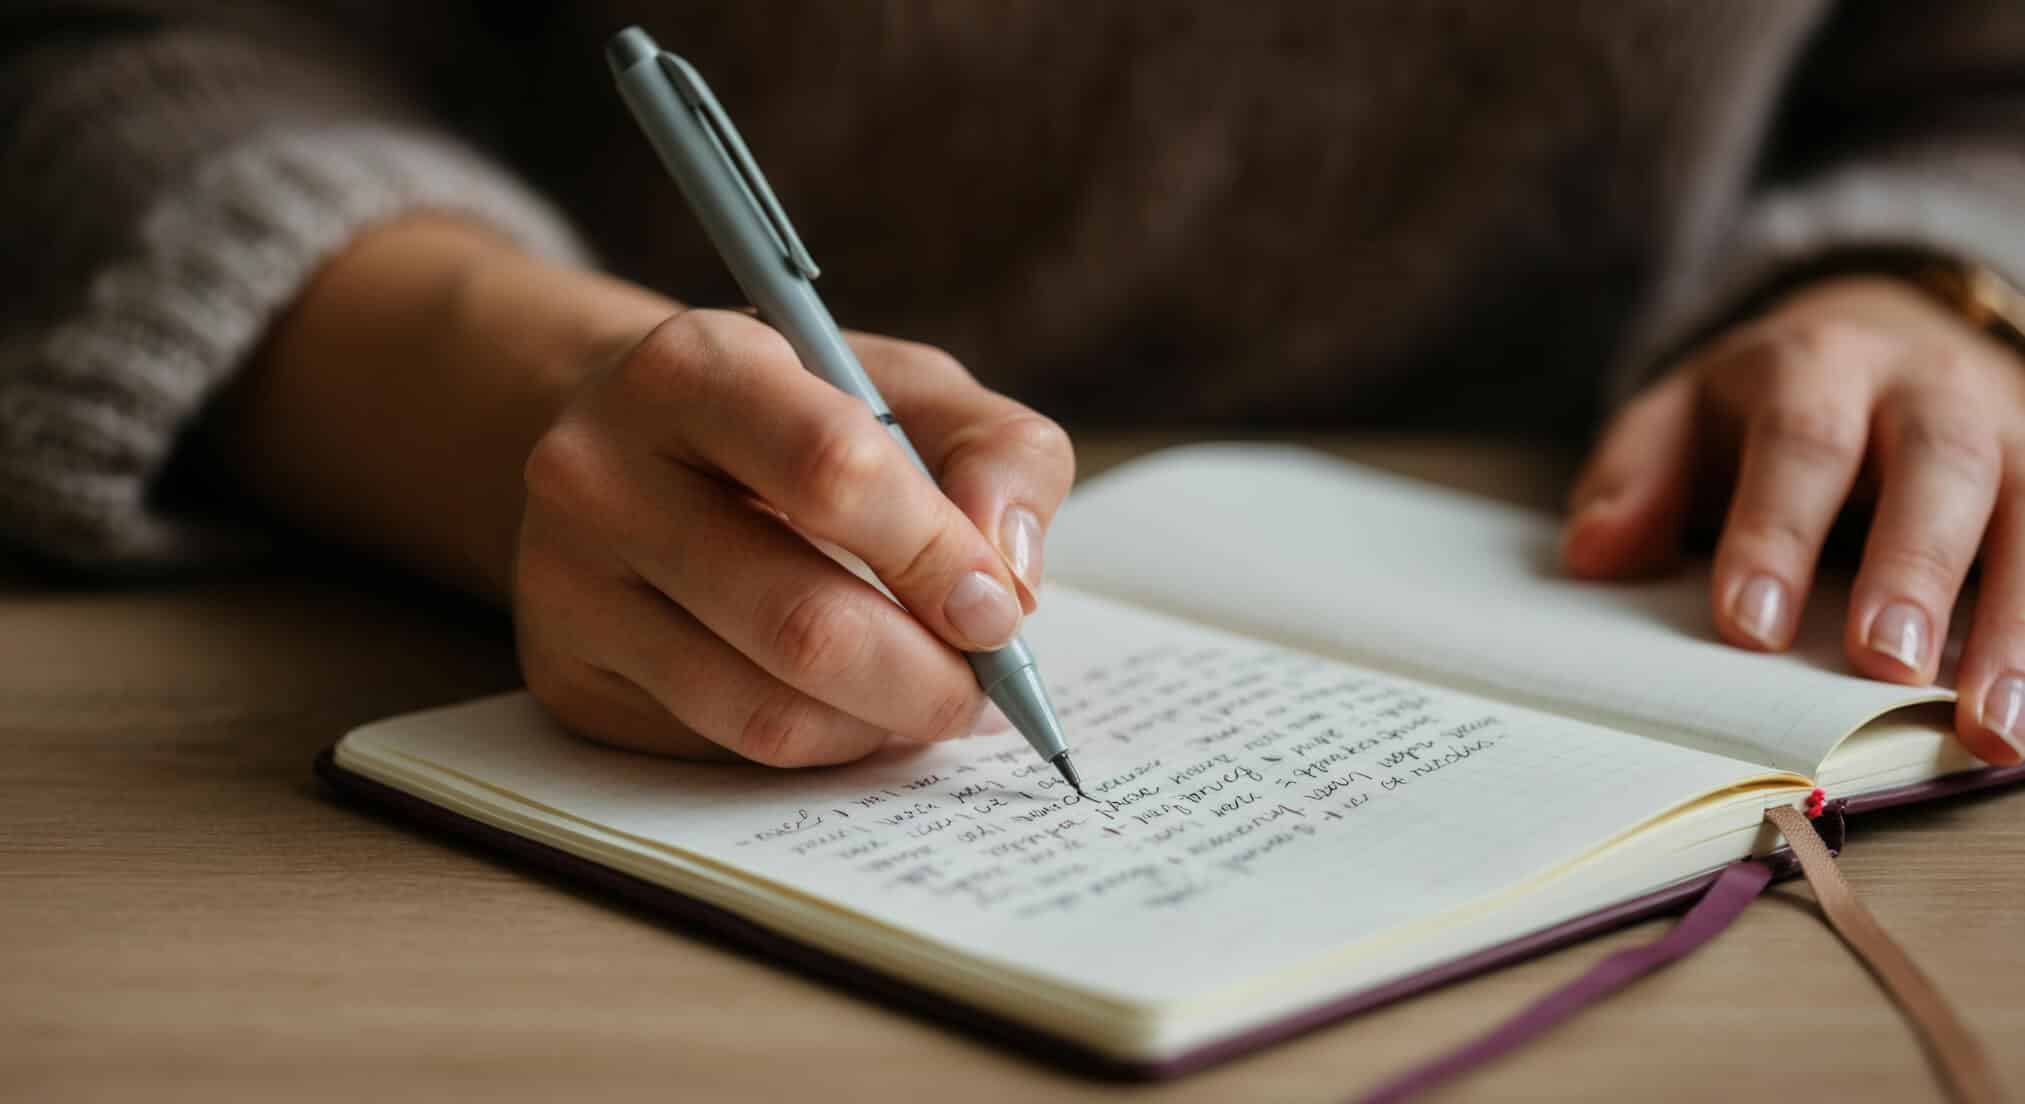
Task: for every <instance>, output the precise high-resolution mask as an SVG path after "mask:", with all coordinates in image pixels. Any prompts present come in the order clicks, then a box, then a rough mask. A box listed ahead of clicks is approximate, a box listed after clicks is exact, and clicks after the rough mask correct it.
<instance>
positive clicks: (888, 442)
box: [619, 311, 1021, 651]
mask: <svg viewBox="0 0 2025 1104" xmlns="http://www.w3.org/2000/svg"><path fill="white" fill-rule="evenodd" d="M629 373H630V377H631V378H630V379H629V380H628V381H627V382H626V384H625V385H622V387H621V388H620V389H619V390H620V392H621V393H622V401H624V402H627V403H630V404H633V405H637V406H639V407H641V408H643V409H649V410H651V411H652V418H651V419H650V421H653V420H658V421H659V422H660V423H662V424H656V425H652V427H651V428H649V429H647V430H646V432H647V433H648V434H649V440H651V441H654V442H657V444H656V445H655V446H654V447H655V448H656V449H657V451H662V452H663V453H664V454H665V455H669V456H672V457H674V458H676V459H680V460H685V461H687V462H691V463H696V462H699V461H700V462H701V463H702V464H703V465H704V466H707V467H711V468H714V469H716V470H717V471H719V472H722V473H723V474H725V475H726V476H729V477H730V478H731V479H733V480H735V481H737V482H738V483H740V484H742V485H744V486H745V487H746V488H747V489H749V490H751V491H752V492H753V493H754V494H755V495H757V496H758V497H760V498H761V499H763V500H765V501H766V502H767V503H768V504H769V505H771V506H773V507H774V508H775V509H777V510H779V511H780V512H781V513H783V514H785V515H786V516H787V518H788V519H789V521H791V522H792V523H793V524H794V526H795V527H796V528H797V529H799V530H800V531H802V532H803V533H804V534H806V535H808V536H811V537H815V538H818V539H820V540H826V541H829V542H831V543H833V544H836V545H838V546H839V547H842V548H844V549H845V550H847V551H849V552H851V553H852V554H853V555H856V556H857V557H858V558H859V559H861V560H863V561H864V562H865V564H866V566H868V567H870V568H871V569H872V571H873V573H874V574H876V575H877V576H878V577H879V579H880V581H881V582H883V583H885V585H886V586H887V587H888V588H889V589H890V590H891V591H892V592H893V594H894V595H895V596H896V597H898V598H899V599H900V602H901V604H903V605H905V606H906V607H907V609H908V612H910V613H912V614H913V615H914V616H915V617H916V618H917V619H918V620H920V621H921V622H922V623H923V624H925V625H927V626H928V627H929V629H931V630H932V631H934V632H935V633H936V635H938V636H940V637H941V638H942V639H943V640H945V641H947V642H949V643H950V644H952V645H954V646H956V647H958V648H962V649H965V650H967V651H985V650H989V649H993V648H997V647H1000V646H1002V645H1004V644H1005V643H1006V642H1008V641H1009V640H1011V639H1012V637H1013V636H1014V635H1015V634H1016V633H1017V632H1018V631H1019V623H1020V616H1021V610H1020V602H1019V600H1018V598H1017V597H1016V591H1015V589H1014V583H1013V578H1012V572H1011V570H1010V569H1009V568H1008V567H1007V566H1006V562H1005V560H1004V559H1003V558H1002V557H1001V556H1000V555H999V553H998V551H997V549H996V548H994V547H993V545H992V544H991V542H989V541H988V540H986V539H985V537H984V535H983V534H982V533H981V532H979V531H978V528H977V526H976V525H975V524H974V523H973V522H972V521H971V520H970V519H969V518H968V517H966V516H965V515H964V513H963V512H962V511H961V510H959V509H957V507H956V506H955V505H954V504H953V503H951V502H950V500H949V499H948V498H947V497H946V496H945V495H944V494H943V493H942V492H941V491H940V490H938V489H937V488H936V486H935V484H934V483H933V482H931V481H930V479H929V477H928V476H927V475H926V474H925V473H923V472H922V471H921V470H920V469H919V468H917V467H915V466H914V463H913V461H912V460H911V459H910V458H909V457H908V456H907V453H906V450H905V449H903V448H902V447H901V446H900V444H899V442H898V441H896V440H894V438H893V437H892V436H891V435H890V434H889V433H888V432H887V430H886V427H885V426H883V425H881V424H880V423H879V421H878V420H877V419H876V418H875V417H874V416H873V414H872V411H871V408H870V407H868V406H866V405H865V403H864V402H863V401H861V400H859V399H857V398H854V397H852V396H850V395H846V394H844V393H843V392H841V391H839V390H837V389H836V388H834V387H832V386H830V385H829V384H828V383H825V382H824V381H822V380H820V379H818V378H816V377H815V376H813V375H811V374H809V373H808V372H807V371H805V370H804V369H803V368H802V366H801V364H800V362H799V361H798V360H796V358H795V355H794V352H793V350H792V349H790V348H789V347H788V344H787V342H786V341H785V340H784V339H782V338H781V336H780V335H779V334H777V333H775V332H774V331H773V330H771V329H769V328H767V327H766V326H765V325H763V324H762V323H760V322H758V321H757V320H755V319H752V318H748V317H745V316H743V315H737V314H732V313H729V312H724V311H690V312H688V313H686V314H683V315H680V316H678V317H677V318H675V319H674V320H672V321H671V322H669V323H667V324H666V325H664V326H662V327H661V328H660V329H659V330H656V331H655V333H654V335H652V336H650V337H649V338H648V340H647V342H646V343H644V344H643V345H642V346H641V348H640V349H639V350H637V351H636V352H635V354H634V356H633V358H632V360H631V361H629ZM636 417H637V415H636Z"/></svg>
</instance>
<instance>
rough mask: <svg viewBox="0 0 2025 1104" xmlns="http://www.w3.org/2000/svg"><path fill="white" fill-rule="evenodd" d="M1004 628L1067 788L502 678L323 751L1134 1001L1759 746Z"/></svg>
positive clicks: (1628, 817)
mask: <svg viewBox="0 0 2025 1104" xmlns="http://www.w3.org/2000/svg"><path fill="white" fill-rule="evenodd" d="M1027 639H1028V640H1029V642H1030V643H1031V644H1032V645H1033V647H1034V648H1035V650H1036V652H1037V654H1038V655H1039V656H1040V658H1041V662H1042V664H1043V666H1044V669H1045V670H1046V671H1047V673H1048V675H1049V679H1050V682H1051V683H1052V685H1053V686H1054V688H1055V693H1056V697H1057V702H1058V705H1059V706H1060V709H1061V714H1062V719H1063V722H1064V724H1065V725H1066V728H1067V730H1068V732H1069V734H1070V736H1071V740H1072V742H1073V746H1074V748H1075V754H1076V758H1077V762H1078V764H1079V765H1080V767H1081V769H1082V772H1083V776H1084V778H1085V780H1086V782H1087V783H1088V784H1089V787H1090V790H1091V792H1092V795H1093V799H1092V800H1089V801H1082V800H1079V799H1078V798H1077V797H1076V796H1075V795H1074V793H1073V792H1071V791H1069V790H1068V788H1067V787H1066V785H1064V784H1063V783H1062V782H1060V781H1059V779H1057V778H1056V777H1055V775H1054V772H1053V770H1052V768H1051V767H1049V766H1048V765H1047V764H1046V763H1044V762H1042V761H1040V760H1039V759H1037V758H1036V757H1035V756H1034V754H1033V752H1032V751H1031V750H1029V749H1028V748H1027V746H1026V745H1025V743H1024V742H1023V741H1022V740H1021V739H1020V738H1019V737H1018V736H1017V735H1015V734H1012V733H1003V734H998V735H974V736H971V737H969V738H967V739H963V740H957V741H952V742H950V743H946V744H942V745H938V746H935V747H931V748H927V749H924V750H919V751H917V752H914V753H910V754H889V755H885V756H882V757H880V758H878V759H875V760H873V761H870V762H867V763H863V764H858V765H854V766H850V767H843V768H833V769H825V770H818V771H799V772H788V771H776V770H766V769H759V768H748V767H736V766H710V765H698V764H685V763H679V762H672V761H667V760H661V759H656V758H652V757H647V756H641V755H635V754H630V753H626V752H620V751H614V750H610V749H606V748H602V747H598V746H596V745H593V744H590V743H588V742H585V741H581V740H578V739H575V738H572V737H570V736H568V735H566V734H564V733H562V732H560V731H558V730H557V729H556V728H555V727H554V726H553V724H552V723H551V722H550V721H548V719H547V718H546V716H545V715H544V714H543V713H542V712H541V711H540V709H539V708H538V707H536V706H535V705H534V704H533V703H532V702H531V700H529V699H527V698H525V697H524V696H509V697H505V698H500V699H491V700H487V701H485V702H481V703H478V704H476V705H472V706H464V707H455V708H452V709H450V710H445V711H437V712H434V713H429V714H421V715H418V716H415V717H411V718H402V719H397V720H395V721H391V722H383V723H381V724H379V725H375V726H370V727H368V728H366V729H363V730H360V731H359V732H356V733H354V734H353V735H351V736H350V737H348V738H347V739H346V740H345V742H344V744H343V745H341V748H340V761H341V762H343V763H344V764H345V765H346V766H347V767H348V768H350V769H354V770H360V771H362V772H364V773H367V774H370V775H373V776H376V777H381V778H386V779H390V780H394V781H395V782H396V784H400V785H403V786H407V787H410V788H412V787H414V786H415V785H417V784H418V783H417V782H416V779H417V778H419V779H421V780H422V782H421V784H434V783H433V782H432V780H434V781H437V782H442V783H443V784H445V785H452V786H462V787H464V788H465V790H466V791H467V792H475V793H478V794H479V795H480V797H481V799H482V800H483V801H484V802H489V803H491V804H494V805H497V806H500V807H502V808H506V809H508V810H510V811H511V812H512V815H514V816H519V817H524V818H528V820H529V821H530V822H538V823H540V824H542V825H546V826H547V828H548V829H553V830H559V831H561V832H563V833H564V834H568V833H569V832H571V831H588V830H590V829H596V830H598V831H601V832H608V833H614V834H617V835H619V836H622V837H624V841H625V845H626V846H628V847H632V848H635V849H638V850H639V851H640V852H641V853H643V854H647V855H649V856H655V857H657V858H656V861H660V862H664V863H667V864H669V865H670V866H671V867H673V868H679V869H681V870H684V871H686V872H688V874H687V875H686V876H688V877H691V878H692V880H700V881H703V882H715V883H722V884H729V883H733V882H737V883H742V884H746V885H750V884H752V883H753V881H754V880H755V879H758V880H761V881H764V882H766V883H769V884H770V885H771V887H772V888H770V889H768V890H767V891H766V892H767V893H768V894H770V895H771V896H772V898H773V899H774V900H777V901H782V902H789V903H794V902H799V904H797V905H795V907H797V908H800V909H802V910H803V911H802V912H801V913H797V914H796V915H797V916H799V917H800V919H797V920H795V921H794V922H793V923H790V924H788V925H787V926H790V927H794V926H796V925H800V926H803V927H810V926H817V925H819V924H820V923H821V917H822V916H824V915H827V916H831V917H835V916H839V915H844V914H852V915H855V916H857V917H860V918H863V919H869V920H871V921H875V922H876V924H875V925H874V926H875V927H876V926H880V925H883V926H884V930H887V931H889V932H891V933H895V937H896V938H900V939H902V940H911V941H913V942H914V943H916V944H920V945H926V946H933V947H937V948H942V949H952V948H953V949H955V950H957V951H960V952H961V953H962V954H963V955H966V956H974V957H975V958H977V959H980V960H983V961H986V962H992V963H996V964H998V967H999V968H1000V969H1002V970H1011V971H1016V972H1019V973H1020V974H1021V975H1023V976H1027V977H1030V978H1037V979H1041V980H1042V981H1043V982H1044V983H1051V984H1056V985H1061V986H1068V987H1072V988H1073V989H1074V990H1075V991H1078V992H1082V993H1094V994H1097V995H1099V996H1100V997H1101V998H1105V999H1111V1000H1117V1001H1125V1002H1132V1003H1136V1004H1154V1003H1160V1002H1165V1001H1170V1000H1177V999H1184V998H1189V997H1200V996H1203V995H1205V994H1209V993H1213V992H1216V991H1219V990H1222V989H1225V988H1226V987H1229V986H1233V985H1237V984H1239V983H1241V982H1247V981H1257V980H1258V979H1260V978H1263V977H1269V976H1272V975H1274V974H1276V973H1277V972H1282V971H1289V970H1295V969H1297V968H1306V967H1304V966H1303V964H1306V963H1311V962H1312V960H1314V959H1315V957H1316V956H1318V955H1321V954H1323V953H1324V952H1327V951H1330V950H1331V949H1335V948H1341V947H1343V946H1344V945H1346V944H1349V943H1354V942H1356V941H1357V940H1359V939H1363V938H1366V937H1371V936H1375V935H1379V934H1380V933H1383V932H1386V931H1387V930H1388V929H1392V928H1395V927H1397V926H1398V925H1402V924H1405V923H1408V922H1410V921H1416V920H1424V919H1427V918H1429V917H1433V916H1436V915H1439V914H1440V913H1442V912H1443V911H1444V910H1448V909H1451V908H1454V907H1457V906H1460V905H1463V904H1466V903H1468V902H1472V901H1477V900H1479V899H1482V898H1484V897H1486V896H1488V895H1491V894H1494V893H1497V892H1499V891H1500V890H1504V889H1508V888H1510V887H1513V886H1516V885H1519V884H1521V883H1523V882H1525V881H1526V880H1527V879H1529V878H1532V877H1534V876H1536V875H1538V874H1540V873H1541V872H1543V871H1546V870H1549V869H1550V868H1553V867H1555V866H1557V864H1562V863H1565V862H1567V861H1568V860H1570V859H1572V858H1574V857H1576V856H1578V855H1580V854H1582V853H1584V852H1586V851H1588V850H1591V849H1593V848H1596V847H1598V846H1599V845H1601V844H1603V843H1605V842H1606V841H1608V840H1610V839H1612V838H1613V837H1615V836H1617V835H1619V834H1620V833H1622V832H1624V831H1626V830H1627V829H1630V828H1631V827H1633V826H1634V825H1636V824H1639V823H1641V822H1643V821H1645V820H1647V819H1648V818H1651V817H1653V816H1655V815H1657V814H1658V813H1660V812H1661V811H1663V810H1665V809H1667V808H1669V807H1671V806H1673V805H1676V804H1678V803H1681V802H1684V801H1687V800H1689V799H1692V798H1695V797H1697V796H1699V795H1702V794H1705V793H1708V792H1711V791H1714V790H1717V789H1721V788H1723V787H1726V786H1729V785H1732V784H1735V783H1738V782H1741V781H1744V780H1746V779H1749V778H1753V777H1757V776H1761V775H1762V772H1761V771H1760V770H1758V769H1757V768H1754V767H1751V766H1749V765H1747V764H1743V763H1739V762H1736V761H1734V760H1729V759H1724V758H1720V757H1716V756H1712V755H1707V754H1704V753H1701V752H1697V751H1694V750H1691V749H1686V748H1680V747H1675V746H1673V745H1669V744H1664V743H1657V742H1652V741H1647V740H1641V739H1638V738H1635V737H1631V736H1627V735H1625V734H1623V733H1617V732H1610V731H1606V730H1603V729H1600V728H1595V727H1591V726H1588V725H1585V724H1582V723H1579V722H1574V721H1570V720H1566V719H1563V718H1555V717H1547V716H1544V715H1541V714H1537V713H1532V712H1528V711H1526V710H1523V709H1516V708H1511V707H1507V706H1501V705H1496V704H1493V703H1490V702H1487V701H1485V700H1482V699H1478V698H1474V697H1470V696H1467V695H1463V694H1459V693H1454V692H1449V691H1443V690H1437V689H1433V688H1430V687H1427V686H1423V685H1419V684H1416V683H1413V682H1410V681H1407V680H1404V679H1400V678H1396V677H1392V676H1387V675H1381V674H1376V673H1372V672H1369V671H1364V670H1359V669H1357V668H1353V667H1350V666H1346V665H1344V664H1341V663H1337V662H1333V661H1328V660H1322V659H1317V658H1314V657H1312V656H1307V655H1302V654H1298V653H1293V652H1289V651H1285V650H1282V649H1279V648H1276V647H1273V646H1270V645H1265V644H1261V643H1258V642H1256V641H1252V640H1248V639H1245V638H1241V637H1237V636H1233V635H1229V634H1226V633H1223V632H1220V631H1216V630H1211V629H1206V628H1201V627H1197V626H1192V625H1189V624H1186V623H1184V622H1180V621H1177V620H1172V619H1169V618H1166V617H1162V616H1159V615H1155V614H1150V613H1146V612H1142V611H1136V610H1133V609H1130V608H1127V607H1123V606H1118V605H1114V604H1112V603H1110V602H1108V601H1105V600H1102V599H1099V598H1095V597H1089V596H1085V595H1081V594H1078V593H1077V592H1075V591H1073V590H1070V589H1067V588H1056V589H1054V590H1052V591H1050V592H1049V593H1048V594H1047V596H1046V599H1045V602H1044V604H1043V607H1042V611H1041V612H1040V613H1039V614H1038V615H1036V616H1035V617H1034V618H1033V619H1031V621H1030V623H1029V625H1028V629H1027ZM1795 781H1797V780H1795ZM1750 822H1751V823H1755V817H1754V815H1753V817H1752V818H1751V821H1750ZM781 907H783V908H785V907H787V905H782V906H781ZM812 914H813V915H814V917H815V918H813V919H811V918H810V917H811V915H812ZM858 926H859V928H860V929H864V930H870V929H867V928H866V926H865V925H863V924H862V923H860V924H859V925H858Z"/></svg>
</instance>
